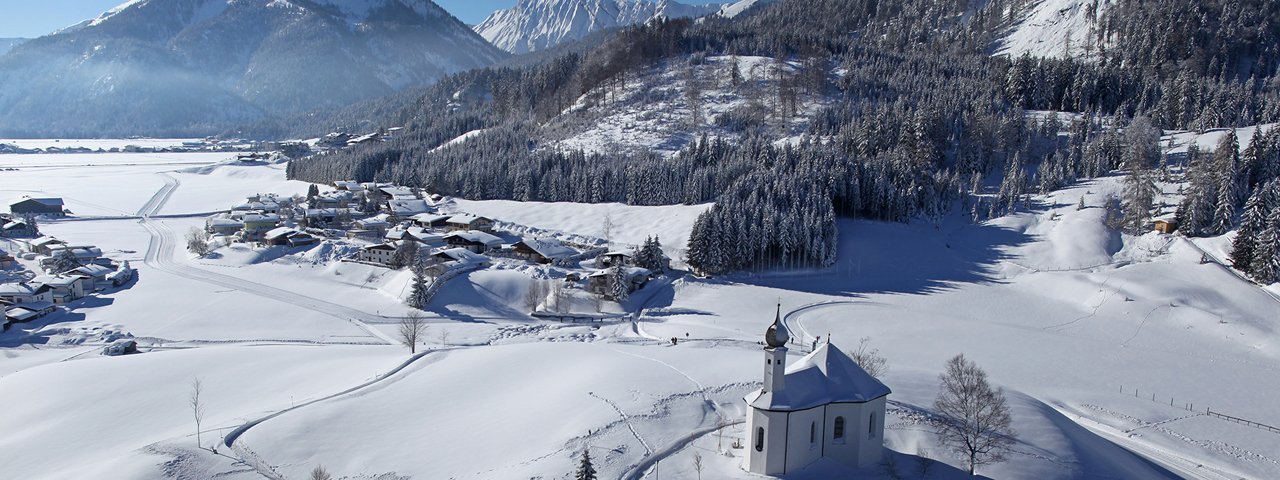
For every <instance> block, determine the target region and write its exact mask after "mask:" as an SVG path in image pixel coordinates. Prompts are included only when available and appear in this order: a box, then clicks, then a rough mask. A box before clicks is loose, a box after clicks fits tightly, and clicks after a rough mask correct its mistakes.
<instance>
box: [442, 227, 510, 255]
mask: <svg viewBox="0 0 1280 480" xmlns="http://www.w3.org/2000/svg"><path fill="white" fill-rule="evenodd" d="M444 243H445V244H447V245H449V246H450V247H454V248H465V249H467V250H470V251H472V252H474V253H484V252H487V251H489V250H490V249H494V248H498V247H500V246H502V239H501V238H498V237H495V236H493V235H490V234H488V233H485V232H480V231H471V230H463V231H458V232H452V233H449V234H447V235H445V236H444Z"/></svg>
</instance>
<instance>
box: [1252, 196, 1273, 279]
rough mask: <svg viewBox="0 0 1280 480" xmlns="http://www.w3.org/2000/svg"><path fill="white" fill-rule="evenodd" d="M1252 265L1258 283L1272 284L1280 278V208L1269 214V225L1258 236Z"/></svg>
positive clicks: (1254, 277)
mask: <svg viewBox="0 0 1280 480" xmlns="http://www.w3.org/2000/svg"><path fill="white" fill-rule="evenodd" d="M1252 265H1253V266H1252V268H1251V271H1252V273H1253V279H1254V280H1257V281H1258V283H1261V284H1263V285H1270V284H1272V283H1275V282H1276V281H1277V280H1280V278H1278V277H1277V275H1278V274H1280V208H1277V209H1274V210H1272V211H1271V214H1270V215H1267V227H1266V229H1264V230H1263V231H1262V234H1261V235H1259V236H1258V246H1257V250H1255V251H1254V253H1253V262H1252Z"/></svg>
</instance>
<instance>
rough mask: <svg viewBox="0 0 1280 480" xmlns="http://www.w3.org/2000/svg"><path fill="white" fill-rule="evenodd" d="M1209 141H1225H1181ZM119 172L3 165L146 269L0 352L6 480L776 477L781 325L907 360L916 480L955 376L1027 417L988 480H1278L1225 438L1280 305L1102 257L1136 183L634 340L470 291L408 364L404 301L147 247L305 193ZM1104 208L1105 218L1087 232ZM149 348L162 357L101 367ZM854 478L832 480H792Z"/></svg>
mask: <svg viewBox="0 0 1280 480" xmlns="http://www.w3.org/2000/svg"><path fill="white" fill-rule="evenodd" d="M1213 134H1214V133H1213V132H1211V133H1209V134H1208V135H1213ZM1242 137H1243V135H1242ZM1191 141H1196V142H1200V143H1206V142H1207V143H1210V144H1211V143H1212V142H1213V139H1212V138H1207V137H1202V138H1194V139H1193V138H1189V137H1188V138H1185V139H1184V138H1181V137H1178V138H1175V144H1185V143H1187V142H1191ZM124 155H125V154H76V155H61V156H50V157H49V158H47V159H43V160H38V159H37V158H36V157H37V156H24V155H0V169H4V168H8V167H14V168H17V169H18V170H7V171H0V178H2V179H4V181H3V182H2V183H0V194H4V195H9V196H16V195H18V194H21V193H22V191H24V190H31V191H40V192H48V193H49V194H52V195H63V196H65V197H67V198H68V203H69V205H70V208H72V210H74V211H76V213H77V214H78V215H81V216H109V217H126V218H109V219H86V220H73V221H53V222H46V223H45V224H43V225H42V229H44V230H45V231H46V232H47V233H51V234H53V235H56V236H58V237H60V238H65V239H69V240H74V241H77V242H84V243H92V244H96V245H98V246H100V247H101V248H102V249H103V251H104V253H105V254H106V255H107V256H109V257H112V258H114V259H117V260H129V261H130V262H131V264H132V265H133V266H134V267H135V268H137V269H138V276H137V280H136V281H135V282H134V283H133V284H132V285H131V286H130V287H129V288H126V289H120V290H114V291H108V292H105V293H104V294H101V295H98V296H96V297H91V298H88V299H85V300H82V301H80V302H81V303H79V304H75V305H72V306H73V307H74V310H73V311H72V312H71V313H66V314H61V315H58V316H53V317H48V318H46V319H42V320H40V321H38V322H36V323H35V324H30V325H24V326H22V327H20V328H19V329H16V330H15V329H11V330H10V331H8V332H5V333H0V358H2V359H3V360H0V404H3V405H5V406H6V407H5V409H4V411H5V414H4V415H3V416H0V431H3V432H5V434H4V435H0V465H3V466H4V474H3V475H0V476H4V477H13V478H58V479H61V478H88V477H106V478H141V479H150V478H157V479H158V478H175V477H176V478H214V477H217V478H231V479H248V478H262V477H263V475H266V476H268V477H269V478H304V477H305V476H306V474H307V472H309V471H310V470H311V469H312V468H313V467H315V466H316V465H320V464H323V465H324V466H325V467H326V468H328V469H329V471H330V472H332V473H334V476H335V478H337V477H347V478H360V479H375V478H377V479H391V478H403V477H411V478H457V479H468V478H471V479H491V478H547V479H552V478H568V474H569V473H570V472H571V471H572V468H573V462H574V457H575V456H576V454H577V452H579V451H580V450H581V449H583V448H588V449H590V451H591V452H592V456H593V457H594V458H595V459H596V461H597V467H598V468H599V469H600V470H601V472H602V477H601V478H628V479H629V478H659V477H660V478H696V477H697V476H698V474H697V472H695V471H694V469H693V455H694V454H695V453H699V454H701V456H702V457H704V458H703V462H704V464H705V465H706V469H705V470H704V471H703V472H702V474H701V476H702V478H744V479H745V478H758V477H753V476H751V475H749V474H747V473H745V472H743V471H742V470H741V469H740V468H739V461H740V460H741V458H742V457H743V456H744V454H745V452H744V451H743V450H741V449H734V448H731V447H730V445H731V444H733V443H734V440H735V439H739V438H741V437H742V434H743V432H742V431H741V428H742V427H741V425H739V424H738V423H737V422H740V421H741V420H742V418H743V413H744V408H745V405H744V403H743V402H742V401H741V396H742V395H743V394H744V393H746V392H747V391H749V390H751V389H753V388H756V387H757V386H758V382H759V380H760V374H761V371H760V368H759V356H760V355H761V353H760V350H759V345H758V342H759V341H760V340H761V339H762V334H763V332H764V330H765V328H766V327H767V326H768V324H769V323H770V322H771V321H772V320H773V314H774V305H775V304H776V303H779V302H780V303H781V304H782V313H783V315H784V316H785V321H786V322H787V324H788V325H789V326H790V327H791V329H792V331H793V334H794V335H795V336H797V337H800V338H799V340H800V341H801V342H802V343H807V342H810V341H811V340H812V339H813V338H814V336H818V335H821V336H823V337H824V338H826V337H827V336H828V335H830V336H831V338H832V339H833V343H835V344H836V345H838V346H841V347H844V348H846V349H850V348H853V347H854V346H856V345H857V343H858V341H859V339H860V338H862V337H870V338H871V342H872V345H873V346H874V347H876V348H879V349H880V350H881V352H882V353H883V354H884V355H885V356H886V357H887V358H888V360H889V373H888V374H887V375H886V377H885V378H884V381H885V383H886V384H887V385H889V386H890V388H892V389H893V390H894V394H893V395H891V396H890V401H891V403H890V415H889V419H888V421H887V422H886V427H887V429H886V446H887V447H888V448H889V449H891V450H892V451H893V452H891V455H892V458H894V459H895V463H896V465H897V468H898V469H899V472H900V473H901V474H903V475H905V476H906V477H907V478H918V475H916V474H914V473H912V472H914V471H915V470H914V469H915V468H916V466H917V464H918V463H919V462H918V460H917V458H918V457H917V454H918V453H920V452H921V448H923V449H924V450H927V451H928V452H929V456H931V457H932V458H936V459H938V460H940V461H942V462H945V464H944V465H938V466H937V467H935V468H934V470H933V471H932V472H931V473H930V475H929V478H961V477H964V476H965V475H964V474H963V472H961V471H960V470H958V469H957V468H958V467H959V466H960V465H961V463H960V461H959V460H958V459H957V458H955V457H954V456H953V455H951V454H949V453H948V452H946V451H945V450H944V449H943V448H941V447H940V446H938V445H937V441H936V439H935V438H934V436H933V435H932V434H931V433H930V427H929V424H928V415H927V412H928V411H929V410H930V409H931V406H932V401H933V397H934V395H935V393H936V388H937V385H936V376H937V374H938V372H939V371H940V370H941V368H942V365H943V362H944V361H945V360H946V359H947V358H949V357H951V356H953V355H955V354H957V353H964V354H965V355H966V356H968V357H969V358H971V359H973V360H975V361H977V363H978V364H979V365H981V366H983V367H984V368H986V369H987V370H988V371H989V373H990V374H991V378H992V381H993V382H995V383H996V384H998V385H999V386H1001V387H1003V388H1005V389H1006V392H1007V394H1008V395H1009V397H1010V404H1011V406H1012V407H1013V411H1014V417H1015V419H1014V427H1015V428H1016V429H1017V430H1018V433H1019V441H1018V443H1017V445H1016V447H1015V449H1014V450H1015V452H1014V454H1013V455H1011V456H1010V458H1009V461H1008V462H1006V463H1003V464H999V465H994V466H991V467H985V468H983V469H982V470H981V471H980V472H981V473H983V474H985V475H988V476H990V477H993V478H1169V477H1179V476H1181V477H1189V478H1210V479H1224V478H1232V479H1235V478H1277V477H1280V435H1278V434H1275V433H1270V432H1267V431H1263V430H1259V429H1255V428H1252V427H1248V426H1245V425H1240V424H1237V423H1231V422H1227V421H1225V420H1222V419H1220V418H1216V417H1212V416H1209V415H1207V414H1206V410H1205V409H1206V408H1209V409H1212V411H1214V412H1221V413H1224V414H1228V415H1234V416H1237V417H1242V418H1245V419H1249V420H1253V421H1256V422H1260V423H1264V424H1271V425H1276V424H1280V404H1277V403H1276V402H1274V401H1273V400H1272V399H1273V398H1274V397H1275V396H1276V395H1277V394H1280V385H1277V384H1276V382H1274V379H1275V375H1276V372H1277V371H1278V370H1280V344H1278V343H1277V341H1276V340H1277V338H1280V331H1278V330H1280V326H1278V325H1277V324H1276V321H1275V313H1274V312H1276V311H1277V306H1280V300H1277V297H1276V295H1274V294H1272V293H1268V292H1267V291H1266V290H1264V289H1261V288H1259V287H1257V286H1255V285H1252V284H1249V283H1246V282H1244V281H1242V280H1240V279H1239V278H1238V277H1236V276H1235V275H1233V274H1232V273H1231V272H1230V271H1229V270H1227V269H1226V268H1225V267H1223V266H1221V265H1219V264H1216V263H1208V264H1202V263H1201V262H1200V259H1201V257H1202V256H1203V255H1204V254H1205V253H1204V252H1203V251H1202V250H1201V249H1204V250H1206V251H1208V253H1209V254H1211V255H1216V256H1218V257H1219V258H1220V257H1221V252H1222V245H1223V243H1224V239H1221V238H1218V239H1197V240H1196V243H1192V242H1189V241H1187V240H1186V239H1183V238H1182V237H1173V236H1160V235H1156V234H1149V235H1145V236H1142V237H1130V236H1123V235H1119V234H1116V233H1113V232H1111V231H1109V230H1107V229H1105V228H1103V227H1102V225H1101V216H1102V209H1101V208H1097V205H1098V202H1100V201H1101V199H1102V198H1104V196H1105V195H1106V194H1107V193H1108V192H1114V191H1117V190H1118V189H1119V188H1120V179H1119V178H1118V177H1109V178H1103V179H1099V180H1095V181H1091V182H1087V183H1082V184H1080V185H1077V186H1073V187H1071V188H1067V189H1064V190H1061V191H1057V192H1053V193H1052V194H1051V195H1049V196H1045V197H1037V198H1036V200H1037V201H1038V202H1039V203H1040V205H1041V206H1040V207H1038V208H1037V209H1035V210H1033V211H1029V212H1021V213H1018V214H1015V215H1011V216H1007V217H1003V218H1000V219H996V220H994V221H991V222H987V223H985V224H981V225H973V224H969V223H968V222H965V221H963V220H962V219H960V218H951V219H947V220H945V221H944V222H942V223H941V224H940V225H939V226H937V227H935V226H934V225H932V224H925V223H921V224H886V223H879V222H869V221H842V222H841V223H840V225H839V227H840V238H841V242H842V244H841V246H840V248H841V251H840V257H839V258H840V260H839V262H838V264H837V265H836V266H835V267H833V268H830V269H826V270H821V271H806V272H788V273H785V274H784V273H769V274H740V275H733V276H729V277H724V278H715V279H699V278H695V277H692V276H688V275H685V276H681V277H680V278H677V279H675V280H674V281H673V282H671V283H670V286H669V287H667V286H666V285H667V284H666V283H665V282H658V283H655V284H652V285H651V287H649V288H646V289H645V290H641V291H640V292H637V293H636V294H634V295H633V296H632V300H631V302H630V304H629V305H628V306H629V307H630V308H632V309H635V308H639V307H643V308H644V311H643V313H642V314H641V315H639V321H637V322H635V323H632V322H627V321H623V322H621V323H607V324H561V323H557V322H543V321H535V320H532V319H529V318H528V317H527V316H525V315H524V314H523V313H522V312H524V311H526V309H525V308H524V307H523V302H524V299H523V297H524V289H525V288H527V287H526V285H527V281H526V277H527V275H529V274H531V271H532V269H530V270H524V269H518V268H495V269H489V270H482V271H477V272H473V273H470V274H467V275H465V276H464V277H460V278H459V279H458V280H455V281H453V282H450V284H448V286H447V287H445V288H444V289H443V290H442V291H441V293H440V295H439V296H438V297H437V298H436V299H435V300H434V301H433V309H432V313H431V315H432V318H431V321H432V323H431V324H430V325H429V327H428V332H427V335H426V341H425V342H424V344H423V345H422V346H420V348H419V352H422V351H424V350H425V351H426V353H425V354H422V355H420V356H416V357H410V356H409V352H408V349H407V348H405V347H403V346H398V345H393V343H394V340H395V339H394V338H393V335H394V330H395V325H394V317H395V316H398V315H401V314H403V312H404V311H405V307H403V306H402V305H400V304H399V302H398V301H397V299H396V298H395V297H396V295H398V290H397V289H401V290H402V289H403V288H404V285H405V282H406V279H405V278H404V275H403V274H402V273H389V272H387V271H386V270H381V269H374V268H372V267H365V266H362V265H353V264H342V265H331V264H326V263H323V262H306V261H298V260H289V261H276V262H264V263H254V262H253V261H252V260H251V259H248V257H249V256H253V255H260V252H247V251H245V252H238V251H234V250H227V249H224V255H225V256H224V257H223V258H221V259H217V258H215V259H204V260H196V259H194V258H191V257H190V256H189V255H187V254H185V252H183V251H182V244H181V236H182V234H183V233H184V232H185V231H186V230H187V229H188V228H190V227H191V226H194V225H198V224H199V222H200V221H201V219H200V218H199V217H197V216H192V217H183V218H150V216H151V215H154V214H163V215H166V216H168V215H179V216H181V215H183V214H195V213H200V212H207V211H213V210H218V209H225V208H227V207H229V206H230V203H231V202H236V201H239V197H241V196H243V195H247V194H250V193H258V192H275V193H281V194H294V193H301V192H305V189H306V185H305V184H302V183H298V182H289V181H286V180H285V179H284V176H283V171H282V170H281V167H280V166H278V165H277V166H273V165H252V166H241V165H220V166H216V167H211V168H197V169H196V170H188V171H183V170H186V169H191V168H192V167H200V166H201V165H203V164H211V163H214V162H218V161H221V160H224V159H225V157H216V158H210V157H207V156H205V154H172V155H171V156H168V157H166V158H165V161H159V160H156V161H153V162H149V163H148V162H143V161H141V160H139V159H137V158H134V157H126V156H124ZM40 161H47V162H49V163H54V162H58V163H59V164H66V166H60V167H53V166H46V165H42V164H40V163H39V162H40ZM139 163H143V164H142V165H135V164H139ZM72 164H74V165H78V166H71V165H72ZM124 164H129V165H124ZM58 172H62V173H58ZM99 184H102V186H99ZM19 185H20V186H19ZM1081 196H1084V197H1085V198H1086V204H1088V206H1089V208H1085V209H1082V210H1077V208H1076V205H1077V203H1078V201H1079V199H1080V197H1081ZM77 202H79V203H77ZM454 207H455V208H456V209H458V210H460V211H466V212H471V213H476V214H480V215H486V216H491V217H493V218H496V219H499V220H501V221H503V222H507V223H511V224H519V225H525V226H528V227H529V228H536V229H542V230H546V231H554V232H559V233H560V234H563V235H565V236H574V235H577V236H581V237H583V238H587V237H602V236H604V234H605V232H604V230H605V229H604V224H605V223H606V222H605V221H604V219H605V217H606V216H607V217H608V218H609V223H612V224H613V227H612V228H610V229H609V237H610V238H611V239H612V240H613V241H614V242H615V243H617V244H637V243H640V242H641V241H643V239H644V237H645V236H647V235H651V234H657V235H659V236H660V237H661V238H662V239H663V243H664V247H665V248H666V249H667V251H668V253H669V254H672V256H673V257H678V255H679V253H680V250H681V249H682V248H683V245H684V243H685V242H686V241H687V238H688V233H689V229H690V227H691V225H692V222H693V220H694V218H696V216H697V214H698V213H700V212H701V211H703V210H705V208H706V206H705V205H703V206H672V207H629V206H624V205H574V204H524V203H518V202H499V201H484V202H473V201H465V200H457V201H456V202H455V204H454ZM139 217H146V218H139ZM5 247H6V248H8V249H13V248H12V247H9V246H5ZM318 248H326V247H324V246H321V247H318ZM322 253H323V252H319V251H317V252H316V253H314V254H306V255H299V256H293V257H290V258H295V259H305V258H317V259H318V258H321V257H323V255H321V254H322ZM242 257H243V258H242ZM125 334H127V335H133V336H134V337H135V338H137V339H138V340H139V342H140V343H141V344H142V345H143V346H144V348H143V350H144V353H141V354H138V355H131V356H126V357H102V356H100V355H98V354H97V352H98V350H99V349H100V348H101V345H102V342H103V341H105V340H106V339H108V338H114V337H116V336H119V335H125ZM672 337H677V338H680V339H681V340H682V341H680V342H679V344H678V345H674V346H673V345H672V344H671V342H670V341H669V340H668V339H670V338H672ZM793 354H794V353H793ZM406 361H408V362H407V364H406V363H405V362H406ZM402 366H403V368H400V367H402ZM195 377H199V378H200V379H201V380H202V382H203V383H204V385H205V389H206V390H205V397H206V405H207V414H206V417H205V419H204V423H203V430H204V433H203V434H202V438H203V441H204V445H205V446H206V447H207V446H209V444H211V443H213V444H217V445H218V446H219V448H218V453H217V454H214V453H212V452H210V451H207V450H198V449H196V448H195V438H194V433H195V424H194V422H193V421H192V418H191V411H190V407H189V406H188V404H187V396H188V394H189V393H190V383H191V380H192V379H193V378H195ZM1135 389H1136V390H1135ZM276 413H279V415H274V414H276ZM720 426H724V428H718V427H720ZM238 427H239V428H238ZM717 431H719V432H722V436H721V435H718V434H717V433H716V432H717ZM228 443H229V444H230V446H228ZM721 452H728V453H729V454H730V455H732V457H730V456H726V455H724V454H722V453H721ZM895 452H896V453H895ZM860 473H861V474H863V475H864V476H866V477H869V478H889V477H890V476H891V475H889V474H888V472H887V471H886V470H885V468H884V467H875V468H870V469H868V470H866V471H864V472H860ZM851 475H854V473H852V472H849V471H848V470H842V468H841V467H838V466H835V465H831V464H818V465H815V466H814V467H813V468H811V469H809V470H806V471H805V472H801V473H798V474H796V475H792V476H788V477H787V478H796V479H811V478H812V479H818V478H840V477H848V476H851Z"/></svg>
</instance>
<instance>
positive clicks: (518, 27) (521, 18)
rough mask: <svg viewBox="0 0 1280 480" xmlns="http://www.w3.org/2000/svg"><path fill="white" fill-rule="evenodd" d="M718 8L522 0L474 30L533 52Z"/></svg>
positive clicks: (630, 0) (625, 0) (662, 0)
mask: <svg viewBox="0 0 1280 480" xmlns="http://www.w3.org/2000/svg"><path fill="white" fill-rule="evenodd" d="M716 8H717V6H715V5H712V6H704V5H685V4H683V3H679V2H676V1H674V0H519V1H518V2H516V5H515V6H514V7H511V8H508V9H504V10H498V11H496V12H493V14H491V15H489V17H488V18H486V19H484V21H483V22H480V24H478V25H476V26H475V31H476V32H477V33H479V34H480V36H482V37H484V38H485V39H487V40H489V41H490V42H492V43H493V44H494V45H497V46H498V48H501V49H503V50H506V51H508V52H511V53H528V52H533V51H537V50H545V49H547V48H549V47H553V46H555V45H557V44H560V43H563V42H566V41H570V40H576V39H579V38H582V37H585V36H587V35H588V34H590V33H592V32H596V31H600V30H605V29H610V28H617V27H625V26H628V25H635V24H637V23H644V22H646V21H648V20H649V19H652V18H654V17H666V18H683V17H700V16H702V15H706V14H708V13H711V12H714V11H716Z"/></svg>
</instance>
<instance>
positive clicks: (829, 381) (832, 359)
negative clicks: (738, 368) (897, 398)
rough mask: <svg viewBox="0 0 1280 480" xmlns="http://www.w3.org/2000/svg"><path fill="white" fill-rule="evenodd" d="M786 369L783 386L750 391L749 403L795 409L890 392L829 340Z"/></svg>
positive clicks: (858, 400)
mask: <svg viewBox="0 0 1280 480" xmlns="http://www.w3.org/2000/svg"><path fill="white" fill-rule="evenodd" d="M786 372H787V373H786V376H785V377H784V380H783V388H782V389H781V390H778V391H775V392H764V391H761V390H756V391H754V392H752V393H750V394H748V395H747V397H746V400H747V403H749V404H751V406H752V407H753V408H757V409H760V410H774V411H788V412H794V411H799V410H807V409H810V408H813V407H817V406H820V405H826V404H830V403H864V402H869V401H872V400H875V399H877V398H880V397H883V396H886V395H888V394H889V393H891V391H890V390H889V387H887V386H885V384H883V383H881V382H880V381H879V380H876V379H875V377H872V376H871V375H869V374H868V373H867V371H866V370H863V369H862V367H859V366H858V364H857V363H856V362H854V361H853V359H851V358H849V356H848V355H845V354H844V352H841V351H840V349H839V348H836V347H834V346H832V345H831V344H829V343H824V344H822V345H821V346H819V347H818V349H817V350H814V351H813V353H810V354H808V355H805V356H804V357H801V358H800V359H799V360H796V362H795V363H792V364H791V365H788V366H787V370H786Z"/></svg>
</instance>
